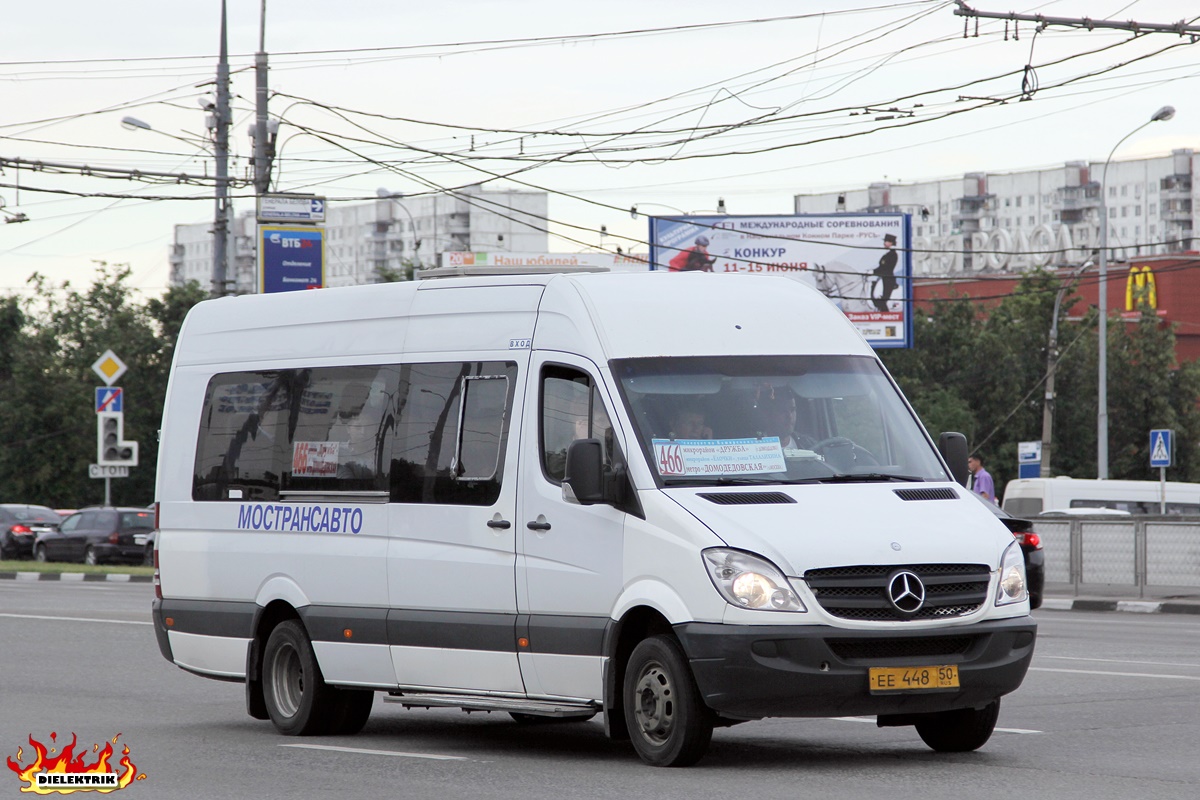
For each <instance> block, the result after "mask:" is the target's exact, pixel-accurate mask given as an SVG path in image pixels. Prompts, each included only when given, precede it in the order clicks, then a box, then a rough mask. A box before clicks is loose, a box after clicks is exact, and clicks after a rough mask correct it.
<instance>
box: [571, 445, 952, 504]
mask: <svg viewBox="0 0 1200 800" xmlns="http://www.w3.org/2000/svg"><path fill="white" fill-rule="evenodd" d="M964 463H965V462H964ZM603 470H604V446H603V445H602V444H601V443H600V440H599V439H576V440H575V441H573V442H571V445H570V446H569V447H568V448H567V463H566V469H565V472H564V474H563V484H562V488H563V499H564V500H566V501H567V502H568V503H578V504H579V505H584V506H587V505H593V504H595V503H603V502H605V497H604V474H603Z"/></svg>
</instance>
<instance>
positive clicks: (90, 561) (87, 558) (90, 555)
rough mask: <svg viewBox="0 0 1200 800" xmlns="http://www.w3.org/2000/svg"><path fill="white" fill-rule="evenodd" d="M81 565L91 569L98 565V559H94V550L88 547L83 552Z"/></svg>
mask: <svg viewBox="0 0 1200 800" xmlns="http://www.w3.org/2000/svg"><path fill="white" fill-rule="evenodd" d="M83 563H85V564H87V565H89V566H93V567H94V566H96V565H97V564H99V563H100V559H99V558H97V557H96V548H94V547H89V548H88V549H87V550H84V551H83Z"/></svg>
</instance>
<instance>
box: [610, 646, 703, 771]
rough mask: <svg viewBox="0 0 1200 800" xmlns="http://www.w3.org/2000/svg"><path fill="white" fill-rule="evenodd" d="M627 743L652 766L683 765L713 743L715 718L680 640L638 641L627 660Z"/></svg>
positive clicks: (623, 698)
mask: <svg viewBox="0 0 1200 800" xmlns="http://www.w3.org/2000/svg"><path fill="white" fill-rule="evenodd" d="M622 701H623V703H624V705H625V719H626V720H627V721H628V723H629V733H630V737H629V738H630V740H631V741H632V743H633V748H634V750H636V751H637V754H638V756H640V757H641V759H642V760H643V761H645V762H646V763H647V764H650V765H651V766H655V767H686V766H689V765H691V764H695V763H696V762H697V761H699V760H700V758H701V756H703V755H704V753H705V751H706V750H707V749H708V744H709V742H710V741H711V740H712V731H713V715H712V712H711V711H709V710H708V708H707V707H705V705H704V703H703V701H702V700H701V699H700V691H699V689H697V688H696V682H695V680H694V679H693V678H692V672H691V670H690V669H689V668H688V663H687V658H686V657H685V656H684V654H683V650H682V648H681V647H680V646H679V642H677V641H676V640H675V638H674V637H671V636H665V635H660V636H652V637H650V638H648V639H644V640H643V641H641V642H640V643H639V644H638V645H637V647H635V648H633V652H632V653H631V654H630V656H629V663H628V664H627V665H626V667H625V684H624V687H623V691H622Z"/></svg>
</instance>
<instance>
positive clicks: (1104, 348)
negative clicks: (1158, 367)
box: [1096, 106, 1175, 480]
mask: <svg viewBox="0 0 1200 800" xmlns="http://www.w3.org/2000/svg"><path fill="white" fill-rule="evenodd" d="M1174 116H1175V107H1174V106H1163V107H1162V108H1160V109H1159V110H1158V111H1155V112H1154V116H1152V117H1150V119H1148V120H1146V121H1145V122H1143V123H1142V124H1141V125H1139V126H1137V127H1136V128H1134V129H1133V130H1131V131H1130V132H1129V133H1127V134H1125V135H1124V136H1123V137H1122V138H1121V141H1119V142H1117V143H1116V145H1114V146H1113V149H1112V150H1111V151H1110V152H1109V154H1108V158H1106V159H1105V160H1104V171H1103V172H1102V173H1101V177H1100V291H1099V294H1100V297H1099V306H1100V334H1099V336H1100V342H1099V346H1100V347H1099V349H1100V353H1099V359H1098V361H1099V369H1098V371H1099V383H1100V385H1099V389H1098V392H1097V405H1098V409H1097V412H1096V472H1097V477H1098V478H1100V479H1101V480H1105V479H1107V478H1108V201H1107V193H1108V165H1109V164H1110V163H1111V162H1112V157H1113V155H1114V154H1116V152H1117V148H1118V147H1120V146H1121V145H1122V144H1124V142H1125V140H1126V139H1128V138H1129V137H1130V136H1133V135H1134V134H1135V133H1137V132H1138V131H1140V130H1141V129H1142V128H1144V127H1146V126H1147V125H1149V124H1150V123H1152V122H1166V121H1167V120H1169V119H1171V118H1172V117H1174Z"/></svg>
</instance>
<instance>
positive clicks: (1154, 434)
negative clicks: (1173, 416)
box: [1150, 428, 1174, 468]
mask: <svg viewBox="0 0 1200 800" xmlns="http://www.w3.org/2000/svg"><path fill="white" fill-rule="evenodd" d="M1173 434H1174V431H1171V430H1168V429H1166V428H1159V429H1157V430H1152V431H1150V467H1151V468H1154V467H1169V466H1171V455H1172V453H1173V452H1174V451H1173V449H1172V448H1171V437H1172V435H1173Z"/></svg>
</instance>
